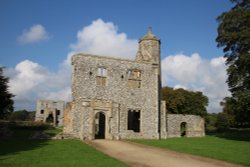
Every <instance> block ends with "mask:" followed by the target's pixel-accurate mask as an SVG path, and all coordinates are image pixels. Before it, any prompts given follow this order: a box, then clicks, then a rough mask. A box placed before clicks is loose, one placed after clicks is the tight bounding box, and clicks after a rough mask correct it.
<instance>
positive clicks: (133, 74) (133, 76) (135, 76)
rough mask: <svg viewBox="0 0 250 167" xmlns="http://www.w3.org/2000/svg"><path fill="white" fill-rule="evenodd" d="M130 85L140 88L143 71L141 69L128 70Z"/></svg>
mask: <svg viewBox="0 0 250 167" xmlns="http://www.w3.org/2000/svg"><path fill="white" fill-rule="evenodd" d="M128 86H129V87H130V88H140V87H141V71H139V70H129V71H128Z"/></svg>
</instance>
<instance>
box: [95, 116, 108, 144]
mask: <svg viewBox="0 0 250 167" xmlns="http://www.w3.org/2000/svg"><path fill="white" fill-rule="evenodd" d="M105 123H106V121H105V114H104V113H102V112H98V113H96V115H95V139H105V126H106V125H105Z"/></svg>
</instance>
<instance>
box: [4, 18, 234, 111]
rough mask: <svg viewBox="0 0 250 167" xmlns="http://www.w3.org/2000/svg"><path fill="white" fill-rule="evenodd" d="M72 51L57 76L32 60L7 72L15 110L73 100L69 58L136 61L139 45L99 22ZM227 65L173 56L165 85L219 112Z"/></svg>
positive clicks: (164, 69) (164, 64)
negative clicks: (193, 94)
mask: <svg viewBox="0 0 250 167" xmlns="http://www.w3.org/2000/svg"><path fill="white" fill-rule="evenodd" d="M31 29H32V28H31ZM44 32H46V31H45V30H44ZM42 34H43V33H42ZM46 34H47V33H46ZM31 36H32V35H31ZM31 41H32V40H31ZM70 47H71V51H70V52H69V53H68V54H67V55H65V60H64V61H63V62H62V63H61V65H60V68H59V69H58V71H57V72H50V71H49V70H48V69H47V68H46V67H43V66H41V65H39V64H38V63H35V62H32V61H29V60H24V61H22V62H20V63H18V64H17V65H16V67H15V68H14V69H7V74H8V76H9V77H10V90H11V92H12V93H13V94H15V95H16V97H15V103H16V104H15V106H16V109H23V108H26V109H30V106H32V108H31V109H34V107H35V104H36V103H35V102H36V100H37V99H54V100H65V101H69V100H71V63H70V58H71V56H72V55H73V54H75V53H78V52H82V53H91V54H97V55H104V56H113V57H122V58H128V59H133V58H134V57H135V54H136V51H137V47H138V44H137V40H134V39H128V38H127V36H126V34H125V33H119V32H118V27H117V26H115V25H114V24H113V23H111V22H104V21H103V20H101V19H97V20H95V21H93V22H92V23H91V24H90V25H88V26H85V27H83V28H82V29H81V30H80V31H79V32H78V33H77V40H76V42H75V43H74V44H71V45H70ZM224 61H225V60H224V58H222V57H217V58H213V59H211V60H205V59H202V58H201V57H200V55H199V54H198V53H194V54H192V55H191V56H187V55H184V54H177V55H170V56H168V57H166V58H164V59H163V60H162V77H163V85H168V86H171V87H174V88H184V89H191V90H195V91H202V92H203V93H204V94H205V95H207V96H208V97H209V100H210V102H209V107H208V111H210V112H218V111H220V110H221V107H220V106H219V102H220V101H221V100H222V99H223V98H224V97H225V96H228V95H230V94H229V92H228V91H227V89H228V88H227V85H226V84H225V80H226V77H227V76H226V70H225V69H226V67H225V65H224Z"/></svg>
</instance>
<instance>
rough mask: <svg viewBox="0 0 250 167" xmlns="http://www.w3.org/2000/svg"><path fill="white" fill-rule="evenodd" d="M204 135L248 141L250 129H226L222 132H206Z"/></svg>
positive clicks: (249, 139)
mask: <svg viewBox="0 0 250 167" xmlns="http://www.w3.org/2000/svg"><path fill="white" fill-rule="evenodd" d="M206 134H207V135H210V136H215V137H219V138H224V139H229V140H237V141H250V129H228V130H224V131H216V132H215V131H214V132H207V133H206Z"/></svg>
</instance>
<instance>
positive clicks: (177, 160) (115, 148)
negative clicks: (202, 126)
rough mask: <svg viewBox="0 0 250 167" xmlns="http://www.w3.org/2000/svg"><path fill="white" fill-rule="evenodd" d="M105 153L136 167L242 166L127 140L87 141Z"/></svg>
mask: <svg viewBox="0 0 250 167" xmlns="http://www.w3.org/2000/svg"><path fill="white" fill-rule="evenodd" d="M87 143H88V144H90V145H92V146H94V147H95V148H96V149H98V150H100V151H102V152H104V153H105V154H107V155H109V156H111V157H114V158H116V159H119V160H120V161H123V162H125V163H127V164H129V165H131V166H134V167H240V165H234V164H230V163H227V162H224V161H219V160H213V159H209V158H202V157H198V156H193V155H189V154H184V153H178V152H175V151H170V150H166V149H161V148H155V147H151V146H145V145H141V144H136V143H131V142H127V141H114V140H93V141H89V142H87Z"/></svg>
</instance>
